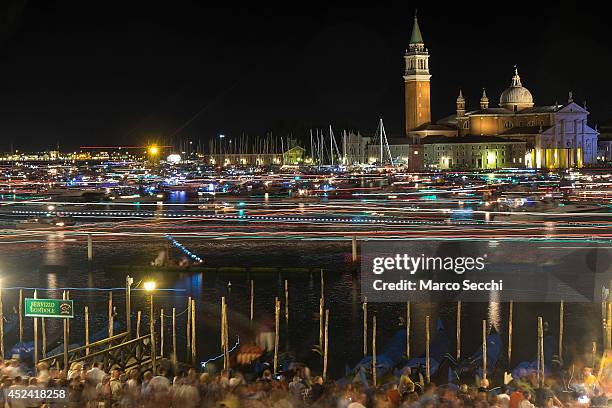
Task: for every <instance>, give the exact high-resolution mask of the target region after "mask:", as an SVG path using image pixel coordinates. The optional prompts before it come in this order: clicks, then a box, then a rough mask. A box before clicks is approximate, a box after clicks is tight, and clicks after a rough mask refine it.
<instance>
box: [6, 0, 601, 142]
mask: <svg viewBox="0 0 612 408" xmlns="http://www.w3.org/2000/svg"><path fill="white" fill-rule="evenodd" d="M102 5H104V6H105V7H102ZM301 5H302V7H300V8H293V7H290V6H289V5H284V6H280V5H265V4H263V5H262V4H261V3H257V4H254V3H250V4H249V6H235V7H232V8H221V7H217V8H206V7H205V5H204V3H203V2H202V3H200V2H193V3H190V2H172V3H166V4H164V5H163V7H158V6H157V5H152V3H144V2H143V3H137V2H105V3H97V4H93V3H88V2H76V1H74V2H73V1H53V0H50V1H26V0H5V1H3V2H2V4H1V5H0V47H1V51H2V52H1V53H0V72H2V76H1V78H2V80H0V151H8V150H9V148H10V146H11V144H13V145H14V147H15V148H19V149H23V150H39V149H49V148H51V147H54V146H56V144H57V143H58V142H59V144H60V146H62V147H63V148H65V149H74V148H77V147H78V146H80V145H88V144H100V143H103V144H124V145H140V144H145V143H147V142H151V141H161V140H162V139H163V140H165V141H166V142H169V141H171V140H174V141H178V140H179V138H184V139H189V140H193V141H195V142H197V140H198V139H200V140H201V141H202V143H204V144H205V145H207V143H208V142H207V141H208V139H209V138H210V137H215V136H216V135H218V134H219V133H224V134H226V135H228V136H229V137H233V136H236V137H238V136H240V134H241V133H242V132H244V133H246V134H249V135H251V136H255V135H263V134H265V132H266V130H272V131H274V132H275V133H276V134H278V135H279V136H287V134H288V133H289V132H291V131H292V132H293V133H294V135H295V136H298V137H300V136H302V135H303V133H304V132H305V130H306V129H307V128H308V127H317V126H318V127H327V126H328V125H329V124H331V125H332V126H334V130H336V131H337V133H338V132H339V131H341V130H342V129H347V130H349V129H353V130H360V131H362V132H364V133H370V132H373V131H374V130H375V128H376V125H377V121H378V118H379V117H382V118H383V119H384V121H385V127H386V128H387V131H388V132H389V133H390V134H392V135H402V134H403V79H402V74H403V64H404V62H403V53H404V49H405V48H406V47H407V46H408V41H409V38H410V32H411V28H412V19H413V15H414V9H415V7H418V15H419V24H420V27H421V30H422V33H423V38H424V41H425V45H426V47H427V48H428V49H429V52H430V54H431V58H430V70H431V74H432V78H431V95H432V104H431V106H432V119H433V120H434V121H435V120H437V119H440V118H442V117H444V116H447V115H449V114H452V113H453V112H454V110H455V98H456V96H457V93H458V90H459V88H460V87H461V88H462V89H463V94H464V96H465V97H466V101H467V107H468V109H470V108H472V109H475V108H477V107H478V100H479V98H480V94H481V92H482V88H483V87H484V88H486V90H487V94H488V96H489V98H490V100H491V104H492V106H497V101H498V99H499V94H500V92H501V91H502V90H503V89H504V88H506V87H507V86H508V85H509V83H510V79H511V77H512V71H513V66H514V65H515V64H516V65H517V66H518V68H519V72H520V74H521V79H522V80H523V84H524V86H526V87H527V88H528V89H530V91H531V92H532V94H533V95H534V100H535V104H536V105H550V104H553V103H555V101H558V102H559V103H564V102H566V101H567V96H568V91H570V90H571V91H573V95H574V99H575V101H576V102H577V103H579V104H580V105H582V104H583V103H584V101H585V100H586V101H587V108H588V109H589V110H590V112H591V116H590V119H589V122H590V123H591V124H592V125H595V124H597V123H603V122H609V121H610V120H611V119H612V102H611V95H610V94H611V93H612V86H611V85H610V83H611V82H610V72H612V49H611V47H612V45H611V42H610V41H609V28H608V20H609V17H608V16H609V15H610V11H611V8H610V6H601V7H602V8H588V9H587V8H580V9H578V8H575V6H574V5H573V4H561V3H559V4H557V3H555V4H547V5H546V6H544V5H539V4H535V3H534V4H530V5H529V7H519V6H518V5H517V4H513V3H508V4H505V5H504V7H503V8H498V7H495V8H490V9H489V8H484V7H478V6H477V5H473V6H472V7H471V8H470V7H468V6H467V5H466V6H465V7H460V8H459V7H455V8H450V7H448V6H446V5H442V3H441V4H440V5H439V6H438V7H436V6H431V3H427V5H429V7H422V5H421V2H398V3H394V4H393V5H388V4H385V5H384V6H383V5H381V4H375V3H372V4H371V5H370V6H371V7H356V8H354V7H350V8H349V7H342V6H341V5H337V6H333V5H332V6H330V5H323V4H320V5H317V4H315V3H304V4H301ZM603 7H605V8H603Z"/></svg>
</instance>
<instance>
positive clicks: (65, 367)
mask: <svg viewBox="0 0 612 408" xmlns="http://www.w3.org/2000/svg"><path fill="white" fill-rule="evenodd" d="M67 299H68V293H67V292H66V291H64V292H63V293H62V300H67ZM62 320H63V324H64V367H63V369H64V370H65V371H66V372H67V371H68V319H62Z"/></svg>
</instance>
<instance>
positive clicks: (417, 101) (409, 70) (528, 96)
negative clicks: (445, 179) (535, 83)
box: [404, 15, 601, 168]
mask: <svg viewBox="0 0 612 408" xmlns="http://www.w3.org/2000/svg"><path fill="white" fill-rule="evenodd" d="M404 59H405V62H406V69H405V72H404V84H405V112H406V125H405V133H406V136H407V139H408V140H407V141H406V144H408V143H411V144H415V143H423V144H429V145H431V144H433V143H435V141H437V140H442V139H440V137H456V138H457V140H455V141H453V145H454V146H455V149H457V148H458V147H457V146H458V144H459V143H469V144H470V146H469V148H468V147H466V149H467V150H471V147H472V146H471V145H473V144H474V143H483V146H482V147H481V150H483V149H486V147H484V146H485V145H486V143H487V142H486V140H488V139H484V137H491V136H495V137H497V138H498V139H497V141H498V142H499V143H502V142H503V143H506V144H512V143H511V142H524V144H525V149H526V152H525V156H524V157H523V160H521V163H520V164H519V163H514V162H513V163H507V165H508V166H512V165H518V166H527V167H535V168H569V167H583V166H585V165H589V164H594V163H596V162H597V155H598V152H597V136H598V133H597V131H596V130H594V129H592V128H591V127H590V126H589V125H588V123H587V118H588V115H589V112H588V110H587V109H586V105H585V106H580V105H578V104H577V103H575V102H574V100H573V96H572V93H571V92H570V95H569V98H568V101H567V103H566V104H563V105H559V104H556V103H555V104H554V105H545V106H537V105H535V103H534V98H533V95H532V93H531V92H530V91H529V89H527V88H526V87H525V86H524V85H523V83H522V81H521V77H520V76H519V73H518V70H517V69H516V68H515V70H514V75H513V76H512V79H511V82H510V86H509V87H508V88H506V89H505V90H504V91H503V92H502V93H501V95H500V97H499V106H497V107H491V106H489V105H490V104H489V97H488V96H487V94H486V91H485V90H483V91H482V94H481V97H480V101H479V109H477V110H468V109H467V108H468V107H467V104H466V99H465V96H464V93H463V91H462V90H460V91H459V95H458V96H457V99H456V101H455V104H456V109H455V113H454V114H453V115H450V116H448V117H446V118H443V119H441V120H438V121H436V122H435V123H433V122H431V110H430V78H431V75H430V73H429V51H428V50H427V48H425V43H424V41H423V36H422V33H421V30H420V27H419V24H418V21H417V19H416V15H415V18H414V24H413V27H412V35H411V38H410V44H409V49H408V50H407V51H406V54H405V56H404ZM479 137H481V138H483V139H480V141H479ZM466 138H469V142H468V139H466ZM440 147H441V148H442V147H443V146H440ZM428 149H429V148H425V151H427V150H428ZM600 150H601V149H600ZM435 151H437V149H435ZM513 151H516V149H514V150H513ZM513 154H514V153H513ZM600 156H601V155H600ZM431 159H432V157H430V156H426V157H425V159H424V160H425V161H424V164H425V165H426V166H427V165H434V166H437V165H439V162H438V161H436V160H434V161H431ZM457 159H459V158H457ZM461 160H462V159H461ZM474 160H475V161H474V163H478V160H477V159H476V158H475V159H474ZM497 163H498V164H501V163H500V162H499V161H498V162H497ZM462 164H463V163H462ZM465 164H466V165H468V164H469V163H465ZM452 167H453V166H450V168H452ZM474 168H487V167H485V166H484V165H482V166H477V165H474Z"/></svg>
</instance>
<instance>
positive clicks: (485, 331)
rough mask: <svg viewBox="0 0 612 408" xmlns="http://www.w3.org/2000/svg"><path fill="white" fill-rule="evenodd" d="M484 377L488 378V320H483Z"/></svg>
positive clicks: (484, 378)
mask: <svg viewBox="0 0 612 408" xmlns="http://www.w3.org/2000/svg"><path fill="white" fill-rule="evenodd" d="M482 379H483V380H486V379H487V321H486V320H483V321H482Z"/></svg>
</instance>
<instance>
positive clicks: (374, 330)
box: [372, 315, 377, 388]
mask: <svg viewBox="0 0 612 408" xmlns="http://www.w3.org/2000/svg"><path fill="white" fill-rule="evenodd" d="M376 384H377V381H376V315H374V316H372V387H374V388H376Z"/></svg>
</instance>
